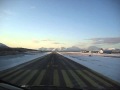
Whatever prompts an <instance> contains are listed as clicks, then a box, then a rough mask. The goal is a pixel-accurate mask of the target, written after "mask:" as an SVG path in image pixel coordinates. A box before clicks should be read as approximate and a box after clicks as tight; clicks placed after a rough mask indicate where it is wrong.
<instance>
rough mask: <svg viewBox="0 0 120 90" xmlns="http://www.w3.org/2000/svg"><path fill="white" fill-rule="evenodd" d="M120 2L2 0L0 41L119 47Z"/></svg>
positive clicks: (13, 44)
mask: <svg viewBox="0 0 120 90" xmlns="http://www.w3.org/2000/svg"><path fill="white" fill-rule="evenodd" d="M119 4H120V2H119V0H1V1H0V42H1V43H5V44H7V45H8V46H11V47H26V48H40V47H55V48H58V47H70V46H78V47H80V48H87V47H89V46H98V47H103V48H109V47H115V48H119V47H120V17H119V16H120V11H119V10H120V6H119ZM98 42H100V43H98Z"/></svg>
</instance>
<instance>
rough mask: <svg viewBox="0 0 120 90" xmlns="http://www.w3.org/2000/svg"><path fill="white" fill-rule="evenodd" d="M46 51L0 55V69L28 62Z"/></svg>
mask: <svg viewBox="0 0 120 90" xmlns="http://www.w3.org/2000/svg"><path fill="white" fill-rule="evenodd" d="M47 54H49V53H48V52H47V53H27V54H18V55H8V56H0V71H2V70H5V69H8V68H11V67H14V66H17V65H19V64H22V63H25V62H29V61H31V60H33V59H35V58H38V57H42V56H44V55H47Z"/></svg>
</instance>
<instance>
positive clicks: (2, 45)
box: [0, 43, 9, 48]
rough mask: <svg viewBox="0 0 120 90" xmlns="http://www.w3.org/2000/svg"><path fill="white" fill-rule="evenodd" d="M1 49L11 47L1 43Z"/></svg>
mask: <svg viewBox="0 0 120 90" xmlns="http://www.w3.org/2000/svg"><path fill="white" fill-rule="evenodd" d="M0 48H9V47H8V46H7V45H5V44H3V43H0Z"/></svg>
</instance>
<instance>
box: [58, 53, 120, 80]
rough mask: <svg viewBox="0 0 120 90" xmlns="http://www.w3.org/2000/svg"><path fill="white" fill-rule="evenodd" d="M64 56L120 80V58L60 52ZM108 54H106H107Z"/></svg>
mask: <svg viewBox="0 0 120 90" xmlns="http://www.w3.org/2000/svg"><path fill="white" fill-rule="evenodd" d="M60 54H62V55H63V56H65V57H67V58H69V59H71V60H73V61H75V62H77V63H79V64H82V65H84V66H86V67H88V68H90V69H92V70H94V71H96V72H99V73H101V74H103V75H104V76H107V77H109V78H111V79H113V80H115V81H118V82H120V70H119V69H120V58H114V57H103V56H104V55H103V54H102V55H92V56H91V57H90V56H89V54H81V53H73V52H72V53H60ZM105 56H106V55H105ZM111 56H114V55H111Z"/></svg>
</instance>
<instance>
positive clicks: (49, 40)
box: [41, 39, 53, 41]
mask: <svg viewBox="0 0 120 90" xmlns="http://www.w3.org/2000/svg"><path fill="white" fill-rule="evenodd" d="M41 41H53V40H50V39H44V40H41Z"/></svg>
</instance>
